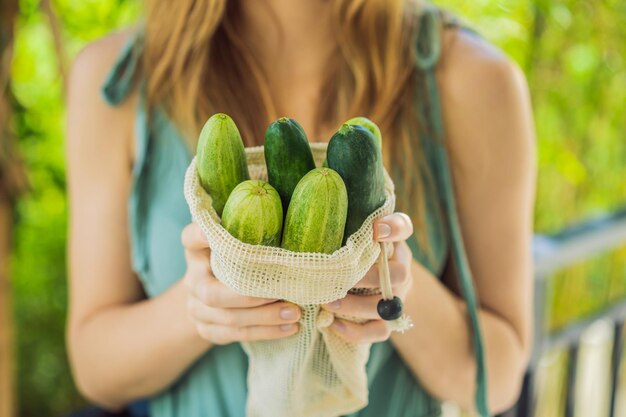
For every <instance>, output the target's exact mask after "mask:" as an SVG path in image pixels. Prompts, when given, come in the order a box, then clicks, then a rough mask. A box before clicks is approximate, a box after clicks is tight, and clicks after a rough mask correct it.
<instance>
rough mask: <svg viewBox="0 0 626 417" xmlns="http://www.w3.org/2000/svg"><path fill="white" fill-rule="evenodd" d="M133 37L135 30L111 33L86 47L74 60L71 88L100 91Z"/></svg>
mask: <svg viewBox="0 0 626 417" xmlns="http://www.w3.org/2000/svg"><path fill="white" fill-rule="evenodd" d="M132 35H133V30H132V29H126V30H123V31H120V32H115V33H111V34H109V35H107V36H105V37H103V38H100V39H98V40H96V41H94V42H91V43H89V44H88V45H87V46H85V47H84V48H83V49H82V50H81V51H80V52H79V53H78V55H76V58H75V59H74V63H73V65H72V70H71V73H70V77H69V88H70V89H71V88H72V87H80V88H81V90H82V88H84V87H88V90H99V88H100V87H101V86H102V84H103V83H104V81H105V79H106V76H107V75H108V73H109V71H110V70H111V68H112V67H113V65H114V63H115V61H116V60H117V58H118V56H119V54H120V53H121V51H122V49H123V47H124V45H125V44H126V42H128V40H129V39H130V37H131V36H132ZM89 87H90V88H89ZM70 92H71V90H70Z"/></svg>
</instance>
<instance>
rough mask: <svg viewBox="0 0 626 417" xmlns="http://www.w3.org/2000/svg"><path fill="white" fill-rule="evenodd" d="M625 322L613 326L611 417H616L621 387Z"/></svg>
mask: <svg viewBox="0 0 626 417" xmlns="http://www.w3.org/2000/svg"><path fill="white" fill-rule="evenodd" d="M623 331H624V322H623V321H618V322H616V323H615V325H614V326H613V350H612V351H611V400H610V401H611V403H610V404H609V417H615V415H616V414H615V413H616V410H615V408H616V406H617V388H618V385H619V370H620V365H621V363H622V351H623V346H624V343H623Z"/></svg>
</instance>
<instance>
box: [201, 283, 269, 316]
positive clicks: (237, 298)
mask: <svg viewBox="0 0 626 417" xmlns="http://www.w3.org/2000/svg"><path fill="white" fill-rule="evenodd" d="M191 285H192V288H191V294H192V295H193V296H194V297H196V298H197V299H198V300H199V301H200V302H202V303H203V304H206V305H208V306H211V307H218V308H249V307H258V306H262V305H264V304H269V303H273V302H275V301H276V300H275V299H271V298H259V297H248V296H245V295H241V294H238V293H236V292H235V291H233V290H231V289H230V288H228V287H227V286H226V285H224V284H223V283H221V282H220V281H218V280H217V279H216V278H211V276H207V275H205V276H200V277H196V278H195V279H194V280H193V282H192V284H191Z"/></svg>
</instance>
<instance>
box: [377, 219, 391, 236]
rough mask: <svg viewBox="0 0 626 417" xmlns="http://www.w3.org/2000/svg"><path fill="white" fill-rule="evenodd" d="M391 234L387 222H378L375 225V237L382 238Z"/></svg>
mask: <svg viewBox="0 0 626 417" xmlns="http://www.w3.org/2000/svg"><path fill="white" fill-rule="evenodd" d="M390 235H391V226H389V225H388V224H387V223H378V224H377V225H376V239H384V238H386V237H389V236H390Z"/></svg>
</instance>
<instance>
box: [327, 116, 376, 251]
mask: <svg viewBox="0 0 626 417" xmlns="http://www.w3.org/2000/svg"><path fill="white" fill-rule="evenodd" d="M326 157H327V160H328V166H329V168H331V169H334V170H335V171H337V173H339V175H340V176H341V178H342V179H343V181H344V183H345V184H346V189H347V190H348V219H347V221H346V229H345V232H344V243H345V241H346V240H347V239H348V238H349V237H350V235H352V234H353V233H354V232H356V231H357V230H358V229H359V228H360V227H361V225H362V224H363V221H364V220H365V219H366V218H367V216H369V215H370V214H372V213H373V212H374V211H375V210H376V209H377V208H379V207H380V206H382V205H383V204H384V202H385V199H386V196H385V174H384V168H383V157H382V152H381V149H380V147H379V146H378V144H377V142H376V138H375V137H374V135H373V134H372V132H370V131H369V130H367V129H366V128H364V127H363V126H360V125H349V124H344V125H343V126H341V128H340V129H339V131H338V132H337V133H335V134H334V135H333V137H332V138H331V139H330V142H329V143H328V149H327V152H326Z"/></svg>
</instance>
